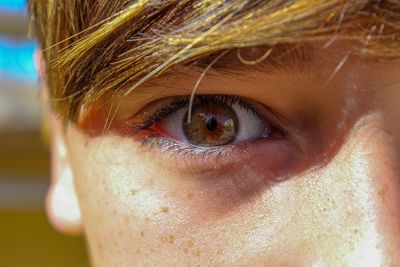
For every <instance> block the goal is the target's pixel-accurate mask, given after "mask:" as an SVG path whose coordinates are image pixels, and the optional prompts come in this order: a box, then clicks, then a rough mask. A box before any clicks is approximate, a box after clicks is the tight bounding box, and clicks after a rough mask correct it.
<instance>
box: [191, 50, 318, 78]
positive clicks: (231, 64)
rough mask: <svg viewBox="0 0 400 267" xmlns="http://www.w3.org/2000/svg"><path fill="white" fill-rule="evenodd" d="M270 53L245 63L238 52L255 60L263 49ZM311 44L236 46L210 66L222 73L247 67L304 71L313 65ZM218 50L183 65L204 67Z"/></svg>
mask: <svg viewBox="0 0 400 267" xmlns="http://www.w3.org/2000/svg"><path fill="white" fill-rule="evenodd" d="M268 51H270V52H271V53H270V54H269V55H268V57H266V58H265V60H262V61H261V62H259V63H257V64H254V65H252V64H245V63H243V61H241V60H240V58H239V56H241V57H242V58H243V59H245V60H246V61H257V60H258V59H260V58H261V57H263V56H264V55H266V53H267V52H268ZM314 51H315V47H313V46H311V45H306V44H301V45H300V44H297V45H296V44H294V45H276V46H274V47H269V46H256V47H248V48H236V49H232V50H230V51H229V52H228V53H226V54H225V55H224V56H222V57H221V58H220V59H219V60H218V61H217V62H215V64H213V65H212V66H211V69H212V70H214V71H216V72H222V73H226V74H241V73H244V72H248V71H260V72H266V73H271V72H289V73H292V72H304V71H305V70H307V69H309V68H310V67H311V66H313V63H314V61H315V52H314ZM221 53H222V52H218V53H213V54H210V55H207V56H204V57H201V58H199V59H196V60H194V61H190V62H188V63H186V64H185V66H188V67H192V68H199V69H206V68H207V67H208V66H209V65H210V64H211V62H213V61H214V60H215V59H216V58H217V57H218V56H220V55H221Z"/></svg>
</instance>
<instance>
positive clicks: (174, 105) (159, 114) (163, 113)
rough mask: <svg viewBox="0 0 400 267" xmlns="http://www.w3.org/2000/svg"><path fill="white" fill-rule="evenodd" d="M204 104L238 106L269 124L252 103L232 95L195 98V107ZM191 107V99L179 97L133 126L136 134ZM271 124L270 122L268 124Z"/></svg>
mask: <svg viewBox="0 0 400 267" xmlns="http://www.w3.org/2000/svg"><path fill="white" fill-rule="evenodd" d="M204 103H211V104H215V105H218V104H220V105H221V104H225V105H233V104H238V105H240V107H241V108H244V109H246V110H250V111H251V112H253V114H254V115H255V116H257V117H258V118H259V119H261V120H262V121H263V122H267V121H266V120H265V118H264V116H263V115H262V114H260V112H259V111H258V110H257V109H255V108H254V107H253V106H252V105H251V104H250V103H248V102H247V101H246V100H244V99H243V98H241V97H238V96H230V95H200V96H197V97H195V99H194V101H193V105H196V104H204ZM189 105H190V97H188V96H183V97H178V99H176V100H175V101H172V102H171V103H168V104H166V105H165V106H163V107H162V108H160V109H159V110H157V111H155V112H154V113H153V114H152V115H150V116H149V117H148V118H147V119H146V120H145V121H143V122H142V123H138V124H136V125H135V126H133V130H134V132H136V133H139V132H140V131H143V130H146V129H149V128H150V127H151V126H152V125H154V124H155V123H157V122H160V121H161V120H163V119H166V118H167V117H168V116H169V115H171V114H173V113H174V112H176V111H177V110H179V109H182V108H188V107H189ZM268 123H269V122H268Z"/></svg>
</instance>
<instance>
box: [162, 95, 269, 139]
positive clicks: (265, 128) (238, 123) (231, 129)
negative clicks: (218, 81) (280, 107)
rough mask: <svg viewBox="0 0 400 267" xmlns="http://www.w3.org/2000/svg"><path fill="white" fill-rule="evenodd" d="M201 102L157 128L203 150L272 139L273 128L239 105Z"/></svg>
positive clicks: (181, 110) (166, 120) (167, 118)
mask: <svg viewBox="0 0 400 267" xmlns="http://www.w3.org/2000/svg"><path fill="white" fill-rule="evenodd" d="M213 100H216V99H208V101H201V100H200V101H197V102H196V103H195V104H194V105H193V107H192V109H191V110H189V108H188V107H184V108H180V109H179V110H177V111H176V112H173V113H172V114H170V115H169V116H168V117H166V118H165V119H163V120H162V121H161V122H160V123H159V124H158V125H156V127H158V129H160V130H161V131H162V132H163V133H164V134H166V135H168V136H169V137H171V138H172V139H174V140H175V141H178V142H181V143H185V144H191V145H195V146H201V147H216V146H224V145H229V144H232V143H240V142H246V141H252V140H258V139H262V138H268V135H269V133H270V132H271V127H270V126H269V124H268V123H267V122H266V121H264V120H263V119H262V118H261V117H260V116H259V115H258V113H256V112H255V110H253V109H250V108H249V107H246V106H249V104H247V103H246V104H247V105H246V106H245V104H244V103H242V102H239V101H228V102H226V101H222V102H221V101H213Z"/></svg>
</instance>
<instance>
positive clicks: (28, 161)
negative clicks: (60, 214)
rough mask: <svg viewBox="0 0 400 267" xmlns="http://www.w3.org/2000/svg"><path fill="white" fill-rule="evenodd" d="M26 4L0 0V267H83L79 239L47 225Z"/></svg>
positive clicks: (44, 150)
mask: <svg viewBox="0 0 400 267" xmlns="http://www.w3.org/2000/svg"><path fill="white" fill-rule="evenodd" d="M27 36H28V18H27V12H26V0H0V267H14V266H15V267H21V266H38V267H39V266H40V267H47V266H52V267H53V266H57V267H63V266H69V267H70V266H73V267H80V266H89V264H88V260H87V255H86V251H85V243H84V240H83V238H78V237H67V236H63V235H61V234H59V233H57V232H56V231H54V230H53V229H52V228H51V226H50V225H49V223H48V222H47V219H46V215H45V210H44V198H45V194H46V191H47V188H48V185H49V151H48V150H49V148H48V145H47V144H48V141H47V140H46V139H47V138H46V137H44V136H45V134H43V130H42V129H43V128H44V126H43V125H45V124H46V122H45V121H43V119H42V110H41V107H40V89H39V83H38V77H37V74H36V71H35V66H34V60H33V53H34V51H35V49H36V47H37V45H36V43H35V42H34V40H30V39H28V37H27Z"/></svg>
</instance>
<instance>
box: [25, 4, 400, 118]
mask: <svg viewBox="0 0 400 267" xmlns="http://www.w3.org/2000/svg"><path fill="white" fill-rule="evenodd" d="M29 9H30V14H31V16H32V18H33V20H34V27H35V29H36V34H37V36H38V39H39V41H40V43H41V47H42V49H43V54H44V58H45V60H46V63H47V77H46V81H47V84H48V87H49V91H50V96H51V97H52V99H54V100H60V99H62V100H63V101H54V102H53V107H54V108H55V109H56V111H57V112H59V113H61V114H62V115H63V116H64V117H65V118H67V119H71V120H75V119H76V116H77V114H78V112H79V110H80V109H81V107H82V106H89V105H91V104H93V103H94V102H96V101H97V100H99V99H100V98H101V97H103V96H105V95H107V94H113V95H120V96H123V95H125V94H127V93H129V92H131V91H133V90H134V89H135V88H137V87H138V86H140V85H141V84H142V83H144V82H146V81H147V80H149V79H151V78H153V77H155V76H158V75H161V74H162V73H163V72H165V71H166V70H168V69H170V68H171V67H172V66H174V65H177V64H182V63H184V62H187V61H189V60H193V59H195V58H200V57H202V56H204V55H209V54H211V53H216V52H219V51H224V50H230V49H235V48H237V49H240V48H246V47H253V46H260V45H266V46H269V47H274V46H276V45H281V44H299V43H309V42H315V41H325V42H327V43H329V42H330V41H336V40H352V41H356V42H359V43H361V44H363V47H364V49H363V50H362V51H361V52H363V53H368V54H373V55H376V56H380V57H398V56H399V55H400V2H399V1H396V0H386V1H385V0H370V1H368V0H348V1H344V0H324V1H321V0H275V1H265V0H162V1H160V0H136V1H131V0H129V1H128V0H118V1H115V0H114V1H113V0H69V1H57V0H30V2H29Z"/></svg>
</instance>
